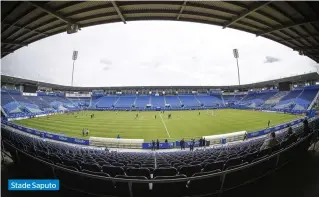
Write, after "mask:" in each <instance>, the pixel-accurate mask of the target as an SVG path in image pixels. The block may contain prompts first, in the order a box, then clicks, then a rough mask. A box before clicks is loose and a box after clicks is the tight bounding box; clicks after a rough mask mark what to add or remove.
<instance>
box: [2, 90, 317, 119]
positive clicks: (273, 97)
mask: <svg viewBox="0 0 319 197" xmlns="http://www.w3.org/2000/svg"><path fill="white" fill-rule="evenodd" d="M318 90H319V87H318V86H308V87H307V86H306V87H305V88H299V89H294V90H292V91H280V92H279V91H278V90H268V91H261V92H258V91H257V92H253V91H251V92H248V94H247V93H246V94H245V93H242V94H238V93H235V94H226V95H222V94H210V95H208V94H195V95H194V94H191V95H165V96H160V95H138V96H137V95H121V96H116V95H104V94H103V93H99V95H92V97H90V98H79V97H65V96H64V95H63V94H61V93H44V92H40V93H38V95H37V96H28V95H22V94H21V92H20V91H18V90H6V89H1V103H2V105H1V106H2V109H3V110H4V112H5V114H6V115H7V116H8V117H9V118H17V117H29V116H34V115H41V114H49V113H55V112H63V111H74V110H79V109H82V108H88V109H93V110H94V109H96V110H136V109H138V110H152V109H153V110H155V109H156V110H157V109H165V110H168V109H170V110H174V109H177V110H179V109H209V108H222V107H231V108H232V106H234V108H252V109H264V110H274V111H278V110H286V111H289V110H290V111H291V110H294V111H300V112H301V111H307V110H310V109H311V107H312V105H313V104H314V103H315V99H316V98H317V97H318Z"/></svg>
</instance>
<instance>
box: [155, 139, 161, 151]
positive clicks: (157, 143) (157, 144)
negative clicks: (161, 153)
mask: <svg viewBox="0 0 319 197" xmlns="http://www.w3.org/2000/svg"><path fill="white" fill-rule="evenodd" d="M156 146H157V150H159V147H160V143H159V141H158V139H157V140H156Z"/></svg>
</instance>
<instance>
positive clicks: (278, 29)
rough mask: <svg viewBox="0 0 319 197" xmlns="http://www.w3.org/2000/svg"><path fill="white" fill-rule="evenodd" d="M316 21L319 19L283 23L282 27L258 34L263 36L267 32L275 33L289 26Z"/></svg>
mask: <svg viewBox="0 0 319 197" xmlns="http://www.w3.org/2000/svg"><path fill="white" fill-rule="evenodd" d="M316 22H319V21H318V20H306V21H301V22H298V23H292V24H286V25H283V26H281V27H277V28H274V29H271V30H269V31H265V32H263V33H261V34H258V35H257V36H262V35H265V34H270V33H273V32H275V31H280V30H283V29H288V28H291V27H295V26H300V25H304V24H307V23H316Z"/></svg>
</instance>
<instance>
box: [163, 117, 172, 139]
mask: <svg viewBox="0 0 319 197" xmlns="http://www.w3.org/2000/svg"><path fill="white" fill-rule="evenodd" d="M160 117H161V120H162V123H163V125H164V127H165V130H166V133H167V135H168V137H169V138H171V136H170V134H169V132H168V130H167V127H166V124H165V122H164V120H163V118H162V115H161V114H160Z"/></svg>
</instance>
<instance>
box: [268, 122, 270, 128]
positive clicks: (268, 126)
mask: <svg viewBox="0 0 319 197" xmlns="http://www.w3.org/2000/svg"><path fill="white" fill-rule="evenodd" d="M269 125H270V120H268V128H269Z"/></svg>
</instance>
